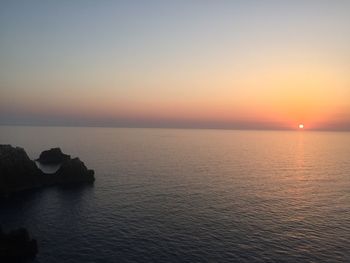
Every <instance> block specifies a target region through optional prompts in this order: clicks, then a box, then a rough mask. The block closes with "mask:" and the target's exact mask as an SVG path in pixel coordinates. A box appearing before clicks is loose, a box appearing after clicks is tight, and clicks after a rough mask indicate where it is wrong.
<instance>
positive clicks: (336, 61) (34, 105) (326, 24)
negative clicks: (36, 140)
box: [0, 0, 350, 130]
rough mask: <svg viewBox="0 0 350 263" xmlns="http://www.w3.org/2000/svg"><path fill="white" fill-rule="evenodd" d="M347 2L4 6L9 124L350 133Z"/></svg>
mask: <svg viewBox="0 0 350 263" xmlns="http://www.w3.org/2000/svg"><path fill="white" fill-rule="evenodd" d="M349 14H350V1H347V0H344V1H342V0H338V1H337V0H329V1H322V0H317V1H316V0H315V1H312V0H299V1H298V0H290V1H283V0H275V1H268V0H259V1H258V0H257V1H253V0H251V1H249V0H244V1H196V0H192V1H191V0H186V1H165V0H163V1H132V0H129V1H88V0H86V1H85V0H84V1H13V0H11V1H10V0H9V1H1V3H0V124H30V125H92V126H95V125H97V126H99V125H101V126H129V127H199V128H253V129H289V128H290V129H293V128H295V127H297V125H298V124H299V123H304V124H305V127H306V128H309V129H327V130H328V129H329V130H350V48H349V47H350V15H349Z"/></svg>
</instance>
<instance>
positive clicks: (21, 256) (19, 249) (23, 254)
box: [0, 227, 38, 263]
mask: <svg viewBox="0 0 350 263" xmlns="http://www.w3.org/2000/svg"><path fill="white" fill-rule="evenodd" d="M37 253H38V245H37V242H36V240H35V239H31V238H30V236H29V233H28V231H27V230H26V229H24V228H19V229H16V230H13V231H11V232H9V233H4V232H3V231H2V229H1V227H0V262H15V263H16V262H18V263H20V262H28V261H30V260H33V259H34V258H35V256H36V254H37Z"/></svg>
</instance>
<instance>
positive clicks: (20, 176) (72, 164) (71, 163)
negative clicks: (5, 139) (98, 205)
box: [0, 145, 95, 195]
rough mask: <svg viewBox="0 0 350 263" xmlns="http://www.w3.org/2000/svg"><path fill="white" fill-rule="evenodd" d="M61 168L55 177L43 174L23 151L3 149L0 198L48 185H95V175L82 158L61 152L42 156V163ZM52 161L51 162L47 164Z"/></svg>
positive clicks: (10, 147)
mask: <svg viewBox="0 0 350 263" xmlns="http://www.w3.org/2000/svg"><path fill="white" fill-rule="evenodd" d="M42 158H43V159H44V163H45V164H46V163H50V164H51V163H55V164H59V165H60V168H59V169H58V170H57V171H56V172H55V173H54V174H45V173H43V172H42V171H41V170H40V169H39V168H38V167H37V166H36V164H35V162H34V161H32V160H31V159H30V158H29V157H28V155H27V153H26V152H25V151H24V149H23V148H20V147H12V146H11V145H0V195H9V194H12V193H15V192H20V191H23V190H28V189H32V188H38V187H43V186H49V185H56V184H57V185H60V184H72V183H92V182H94V180H95V178H94V171H93V170H89V169H87V167H86V166H85V164H84V163H83V162H82V161H81V160H80V159H79V158H73V159H72V158H71V157H70V156H69V155H66V154H63V153H62V152H61V150H60V149H59V148H54V149H51V150H48V151H45V152H43V153H42V154H41V155H40V158H39V159H38V160H39V161H40V160H41V159H42ZM48 160H49V161H48Z"/></svg>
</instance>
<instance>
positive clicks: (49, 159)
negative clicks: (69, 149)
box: [37, 148, 70, 164]
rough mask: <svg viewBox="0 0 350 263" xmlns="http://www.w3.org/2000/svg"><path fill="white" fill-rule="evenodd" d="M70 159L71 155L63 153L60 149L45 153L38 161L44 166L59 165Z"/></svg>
mask: <svg viewBox="0 0 350 263" xmlns="http://www.w3.org/2000/svg"><path fill="white" fill-rule="evenodd" d="M69 159H70V155H68V154H64V153H62V151H61V149H60V148H52V149H50V150H47V151H43V152H42V153H41V154H40V156H39V158H38V159H37V161H39V162H40V163H42V164H59V163H62V162H64V161H67V160H69Z"/></svg>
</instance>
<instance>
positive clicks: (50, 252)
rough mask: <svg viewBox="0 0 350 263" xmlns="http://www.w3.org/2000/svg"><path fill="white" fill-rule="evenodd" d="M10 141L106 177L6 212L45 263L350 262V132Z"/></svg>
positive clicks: (146, 132)
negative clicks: (57, 150) (56, 151)
mask: <svg viewBox="0 0 350 263" xmlns="http://www.w3.org/2000/svg"><path fill="white" fill-rule="evenodd" d="M0 143H6V144H12V145H16V146H21V147H24V148H25V150H26V151H27V153H28V155H29V156H30V157H31V158H33V159H34V158H37V157H38V156H39V154H40V152H41V151H43V150H46V149H48V148H50V147H55V146H59V147H61V148H62V150H63V151H64V152H65V153H68V154H71V155H73V156H79V157H80V158H81V159H82V160H83V161H84V162H85V164H86V165H87V166H88V167H89V168H92V169H95V177H96V182H95V184H94V185H93V186H87V187H78V188H59V187H51V188H46V189H42V190H38V191H35V192H33V193H28V194H25V195H23V196H20V197H16V198H13V199H11V200H8V201H6V202H1V203H0V223H1V224H2V226H3V228H5V229H8V228H15V227H19V226H24V227H27V228H28V229H29V231H30V233H31V234H32V236H34V238H36V239H37V240H38V242H39V246H40V247H39V249H40V253H39V255H38V258H37V261H36V262H42V263H51V262H53V263H62V262H68V263H69V262H235V261H236V262H350V133H325V132H279V131H278V132H273V131H225V130H175V129H174V130H172V129H115V128H57V127H52V128H46V127H0Z"/></svg>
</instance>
